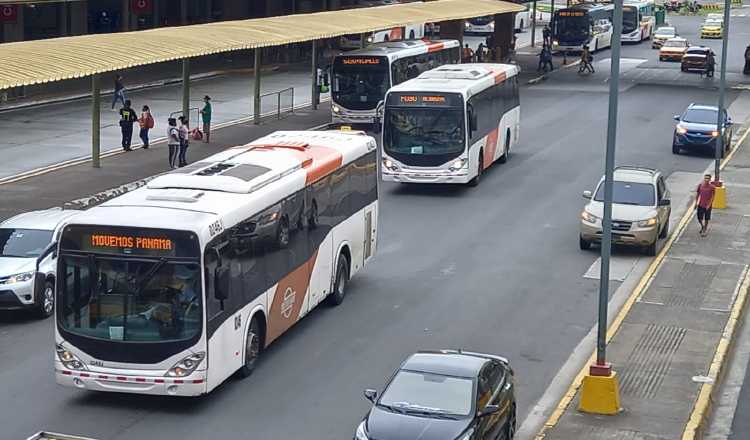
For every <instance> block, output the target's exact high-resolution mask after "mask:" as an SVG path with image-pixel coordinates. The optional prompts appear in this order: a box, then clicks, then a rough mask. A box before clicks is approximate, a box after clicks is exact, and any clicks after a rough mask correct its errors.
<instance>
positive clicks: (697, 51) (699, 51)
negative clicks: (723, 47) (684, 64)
mask: <svg viewBox="0 0 750 440" xmlns="http://www.w3.org/2000/svg"><path fill="white" fill-rule="evenodd" d="M685 54H686V55H702V56H706V50H705V49H688V50H687V52H685Z"/></svg>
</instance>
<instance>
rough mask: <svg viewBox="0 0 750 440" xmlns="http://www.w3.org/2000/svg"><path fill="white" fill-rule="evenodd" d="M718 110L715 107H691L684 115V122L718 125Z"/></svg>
mask: <svg viewBox="0 0 750 440" xmlns="http://www.w3.org/2000/svg"><path fill="white" fill-rule="evenodd" d="M718 116H719V115H718V112H717V111H716V110H713V109H705V108H700V109H699V108H691V109H689V110H688V111H686V112H685V114H684V115H682V118H681V119H682V122H688V123H693V124H713V125H716V119H717V117H718Z"/></svg>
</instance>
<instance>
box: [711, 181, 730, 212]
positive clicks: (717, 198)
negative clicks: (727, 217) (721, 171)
mask: <svg viewBox="0 0 750 440" xmlns="http://www.w3.org/2000/svg"><path fill="white" fill-rule="evenodd" d="M711 207H712V208H715V209H725V208H726V207H727V187H726V186H724V185H723V184H722V182H719V183H718V185H717V186H716V191H715V192H714V201H713V203H712V204H711Z"/></svg>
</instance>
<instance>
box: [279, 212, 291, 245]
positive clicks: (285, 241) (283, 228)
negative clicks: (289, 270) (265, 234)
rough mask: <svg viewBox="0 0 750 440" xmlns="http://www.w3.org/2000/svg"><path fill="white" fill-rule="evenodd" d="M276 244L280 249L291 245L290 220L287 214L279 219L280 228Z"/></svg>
mask: <svg viewBox="0 0 750 440" xmlns="http://www.w3.org/2000/svg"><path fill="white" fill-rule="evenodd" d="M276 245H277V246H278V247H279V249H284V248H286V247H287V246H289V220H288V219H287V218H286V216H283V217H281V220H279V228H278V229H277V230H276Z"/></svg>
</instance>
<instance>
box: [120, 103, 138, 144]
mask: <svg viewBox="0 0 750 440" xmlns="http://www.w3.org/2000/svg"><path fill="white" fill-rule="evenodd" d="M137 120H138V116H136V114H135V110H133V108H132V107H131V102H130V100H129V99H128V100H126V101H125V105H124V107H123V108H121V109H120V131H122V149H123V150H125V151H132V150H133V149H132V148H130V143H131V142H132V141H133V124H135V122H136V121H137Z"/></svg>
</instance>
